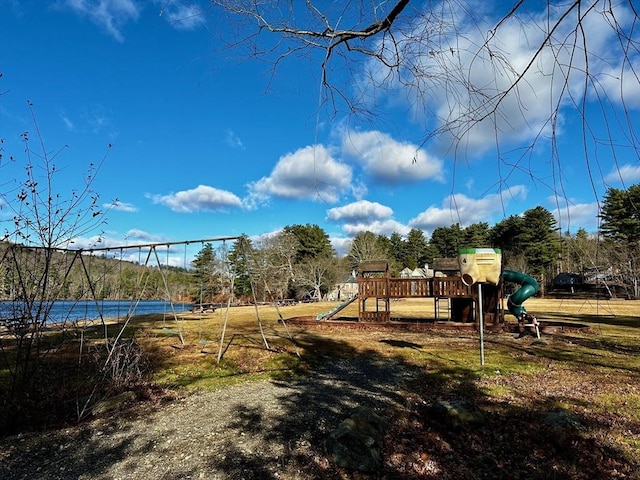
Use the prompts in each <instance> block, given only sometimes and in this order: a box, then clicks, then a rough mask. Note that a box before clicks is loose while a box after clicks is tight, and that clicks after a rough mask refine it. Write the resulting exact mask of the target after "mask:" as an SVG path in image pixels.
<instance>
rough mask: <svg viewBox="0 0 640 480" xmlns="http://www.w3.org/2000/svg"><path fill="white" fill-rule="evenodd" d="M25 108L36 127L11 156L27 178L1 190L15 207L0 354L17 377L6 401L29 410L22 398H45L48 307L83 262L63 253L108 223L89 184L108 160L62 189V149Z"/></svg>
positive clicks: (10, 208) (2, 262) (0, 315)
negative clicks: (48, 140) (43, 376)
mask: <svg viewBox="0 0 640 480" xmlns="http://www.w3.org/2000/svg"><path fill="white" fill-rule="evenodd" d="M28 107H29V111H30V113H31V116H32V124H33V129H34V132H33V134H30V133H29V132H23V133H22V134H21V137H22V141H23V143H24V156H14V157H11V160H12V161H13V162H14V164H15V165H16V166H18V167H21V168H23V169H24V170H23V171H24V174H25V177H24V179H23V180H19V179H14V180H10V181H7V182H5V183H3V184H2V188H3V191H2V192H0V208H2V210H4V212H10V215H6V214H5V215H4V217H5V218H7V217H8V218H9V220H6V221H5V222H4V223H3V224H2V229H3V232H2V241H3V243H4V247H5V248H3V249H2V252H1V257H0V266H2V270H3V272H4V273H5V274H6V275H9V276H10V283H11V286H10V291H9V296H10V299H11V302H5V303H4V305H3V308H4V310H3V311H2V312H0V332H1V334H0V352H2V353H3V355H2V359H3V360H4V361H5V365H4V368H6V369H7V370H8V371H9V372H10V376H11V380H12V385H11V387H10V388H9V389H8V398H7V399H5V401H8V402H9V403H12V402H15V403H16V405H18V404H20V405H21V407H20V408H19V410H20V411H21V412H22V411H23V410H24V409H26V408H28V405H27V404H28V402H26V403H25V399H27V398H31V399H37V398H38V396H39V395H40V396H41V395H44V394H43V392H42V391H41V385H40V383H39V381H40V380H41V379H39V378H38V375H39V374H40V373H41V369H40V367H41V365H42V362H43V360H44V357H45V355H46V354H47V352H48V351H49V348H50V347H51V338H53V337H50V338H49V339H47V341H45V339H46V337H45V331H46V328H47V326H48V323H49V322H50V321H51V319H50V318H49V317H50V312H51V309H52V307H53V303H54V302H55V301H56V300H57V299H59V298H61V296H62V295H61V291H62V289H63V288H65V287H68V285H65V282H64V281H63V280H64V279H66V277H67V276H68V274H69V272H70V270H71V267H72V265H73V261H74V260H78V261H79V262H80V263H83V259H82V256H81V255H79V252H78V254H77V255H73V254H68V255H67V254H62V253H60V252H59V251H58V250H59V249H60V248H61V247H68V246H69V245H70V244H71V243H73V241H74V239H75V238H77V237H79V236H82V235H86V234H87V233H89V232H92V231H95V230H97V229H98V228H99V227H100V225H101V224H102V223H103V222H104V218H103V214H104V212H103V211H102V210H101V207H100V205H99V195H98V194H97V193H96V192H95V191H94V190H93V188H92V185H93V182H94V178H95V174H96V173H97V171H98V170H99V169H100V165H101V164H102V162H103V161H104V157H103V159H102V160H101V161H100V163H98V164H97V165H95V164H91V165H90V166H89V169H88V171H87V173H86V174H85V175H84V177H83V179H82V183H81V185H80V187H79V188H77V189H73V190H72V191H70V192H66V193H64V192H61V191H59V190H58V183H57V180H58V178H59V176H60V175H62V169H59V168H58V167H57V165H56V160H57V158H58V156H59V154H60V153H61V152H62V151H63V150H64V147H62V148H61V149H59V150H57V151H53V152H52V151H50V150H48V148H47V146H46V145H45V142H44V140H43V136H42V134H41V133H40V129H39V126H38V122H37V121H36V115H35V113H34V110H33V107H32V105H31V103H29V105H28ZM34 142H35V146H34ZM105 157H106V154H105ZM4 212H3V213H4ZM85 268H86V267H85ZM85 273H87V272H86V270H85ZM88 277H89V275H88V273H87V275H86V278H87V279H88ZM59 338H63V336H61V337H59ZM8 352H10V353H8ZM21 402H22V403H21ZM22 404H24V405H22ZM22 407H24V408H22Z"/></svg>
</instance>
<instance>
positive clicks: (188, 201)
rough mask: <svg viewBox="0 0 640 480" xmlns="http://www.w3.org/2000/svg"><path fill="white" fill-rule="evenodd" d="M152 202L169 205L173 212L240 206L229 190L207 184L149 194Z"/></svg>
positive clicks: (221, 209) (237, 199) (219, 209)
mask: <svg viewBox="0 0 640 480" xmlns="http://www.w3.org/2000/svg"><path fill="white" fill-rule="evenodd" d="M149 198H151V200H152V201H153V203H158V204H162V205H165V206H167V207H169V208H170V209H171V210H173V211H174V212H183V213H191V212H202V211H205V212H206V211H223V210H226V209H227V208H229V207H240V206H242V202H241V200H240V199H239V198H238V197H237V196H236V195H234V194H233V193H231V192H228V191H226V190H219V189H217V188H214V187H210V186H207V185H198V186H197V187H196V188H193V189H191V190H183V191H181V192H177V193H171V194H169V195H149Z"/></svg>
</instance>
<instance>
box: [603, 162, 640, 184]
mask: <svg viewBox="0 0 640 480" xmlns="http://www.w3.org/2000/svg"><path fill="white" fill-rule="evenodd" d="M605 182H607V183H621V182H624V183H625V184H626V185H630V184H633V183H637V182H640V165H631V164H629V163H627V164H625V165H622V166H620V168H618V169H614V170H612V171H611V172H609V174H608V175H607V176H606V177H605Z"/></svg>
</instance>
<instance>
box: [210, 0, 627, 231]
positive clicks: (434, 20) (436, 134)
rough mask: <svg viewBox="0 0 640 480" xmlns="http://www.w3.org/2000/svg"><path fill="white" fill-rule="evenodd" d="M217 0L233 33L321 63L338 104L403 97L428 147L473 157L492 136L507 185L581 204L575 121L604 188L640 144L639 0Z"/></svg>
mask: <svg viewBox="0 0 640 480" xmlns="http://www.w3.org/2000/svg"><path fill="white" fill-rule="evenodd" d="M212 2H213V4H214V5H216V6H218V7H221V8H222V9H223V10H224V11H225V12H227V13H228V14H229V15H230V16H231V17H232V22H235V23H234V24H235V25H237V26H238V29H237V38H235V39H233V40H232V43H234V44H235V45H237V46H242V47H245V48H247V52H248V53H249V54H250V55H251V56H254V57H258V58H260V59H263V60H267V61H270V62H272V64H273V66H274V69H273V72H274V74H275V73H276V72H277V68H278V67H279V66H280V65H281V64H282V62H284V61H285V60H288V59H290V58H292V57H297V58H308V59H309V60H310V61H311V62H312V63H314V64H317V65H318V66H319V70H320V82H319V87H320V89H321V92H322V95H321V98H322V99H323V103H324V104H325V105H326V106H328V107H329V108H330V109H331V110H333V111H334V112H338V111H340V110H341V108H342V106H343V105H346V107H347V111H348V112H350V113H359V114H363V115H365V116H367V117H370V118H378V116H379V115H382V112H383V111H384V108H383V107H384V105H387V104H389V103H395V104H398V103H399V102H403V104H404V105H408V106H409V108H410V110H411V113H412V115H413V117H414V120H415V121H416V122H422V123H421V125H422V128H421V131H422V134H421V138H419V139H417V140H418V142H417V144H418V145H419V147H424V146H428V147H429V148H430V149H432V150H433V151H436V152H438V153H440V154H447V155H449V156H452V157H453V158H460V159H465V160H467V159H470V158H473V157H474V156H476V155H480V154H483V153H487V152H488V151H489V150H492V151H493V152H492V153H494V154H495V158H496V167H495V168H496V173H495V184H494V185H491V186H489V187H488V188H494V189H495V190H496V191H500V192H502V191H503V188H504V186H505V185H507V184H508V183H509V181H510V179H511V177H512V176H513V175H514V173H516V172H525V173H528V174H529V175H530V177H531V179H532V181H537V182H540V183H541V184H542V185H544V186H546V187H549V188H551V189H552V190H553V191H554V192H555V193H556V199H557V207H558V209H561V208H562V209H566V210H567V214H569V202H568V200H566V195H565V194H564V191H565V184H566V176H565V175H566V174H565V172H564V169H563V167H564V165H565V162H563V161H562V159H561V158H560V153H559V152H560V148H559V144H558V138H559V133H560V132H561V131H562V129H563V128H564V125H565V124H566V123H567V122H569V121H571V122H573V123H574V124H577V125H574V126H577V127H578V128H579V129H581V135H582V148H581V152H580V155H581V156H582V157H584V162H585V163H584V166H585V168H586V170H587V172H588V174H589V177H590V179H591V189H592V190H593V193H594V195H595V197H596V198H598V196H599V195H598V185H597V183H598V181H599V180H602V179H604V177H605V175H604V173H603V172H602V171H601V165H600V156H601V155H605V154H606V155H607V156H610V157H611V158H613V159H614V162H617V161H618V158H631V160H632V164H633V162H637V160H638V158H639V157H640V154H639V151H640V141H639V139H638V136H637V133H636V131H635V130H634V129H635V128H636V126H635V125H634V124H635V123H636V122H634V121H633V111H634V110H637V109H638V108H640V101H639V100H638V98H640V75H639V73H640V62H639V58H640V48H639V47H640V33H639V30H638V20H639V17H638V10H637V6H636V5H635V4H634V2H633V1H632V0H620V1H613V0H570V1H568V2H534V1H526V0H514V1H513V2H475V1H469V0H464V1H463V0H442V1H438V2H431V1H430V2H418V1H410V0H394V1H389V0H376V1H364V0H361V1H353V2H320V1H314V0H306V1H305V2H301V1H300V2H299V1H297V0H281V1H270V2H262V1H258V0H212ZM491 19H493V20H491ZM538 147H541V148H542V151H543V152H544V154H543V155H544V157H545V160H544V161H540V159H539V158H538V157H537V152H538V151H540V150H539V149H538ZM572 153H574V152H572ZM418 160H419V158H418V156H416V161H418ZM636 165H637V164H636ZM617 167H618V170H621V169H622V167H624V165H619V164H617ZM597 176H599V177H600V178H596V177H597ZM621 180H622V178H621ZM563 199H564V200H563ZM563 229H566V228H565V226H563Z"/></svg>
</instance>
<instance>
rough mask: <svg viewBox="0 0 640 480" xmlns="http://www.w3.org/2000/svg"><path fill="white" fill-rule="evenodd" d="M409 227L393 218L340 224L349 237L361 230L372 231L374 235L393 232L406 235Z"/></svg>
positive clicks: (387, 234)
mask: <svg viewBox="0 0 640 480" xmlns="http://www.w3.org/2000/svg"><path fill="white" fill-rule="evenodd" d="M410 230H411V229H410V228H409V227H407V226H406V225H403V224H402V223H400V222H398V221H396V220H393V219H387V220H371V221H363V222H354V223H347V224H345V225H343V226H342V231H344V233H346V234H347V235H349V236H350V237H355V236H356V235H357V234H358V233H361V232H367V231H369V232H373V233H375V234H376V235H386V236H389V235H391V234H392V233H393V232H398V233H399V234H400V235H406V234H408V233H409V231H410Z"/></svg>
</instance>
